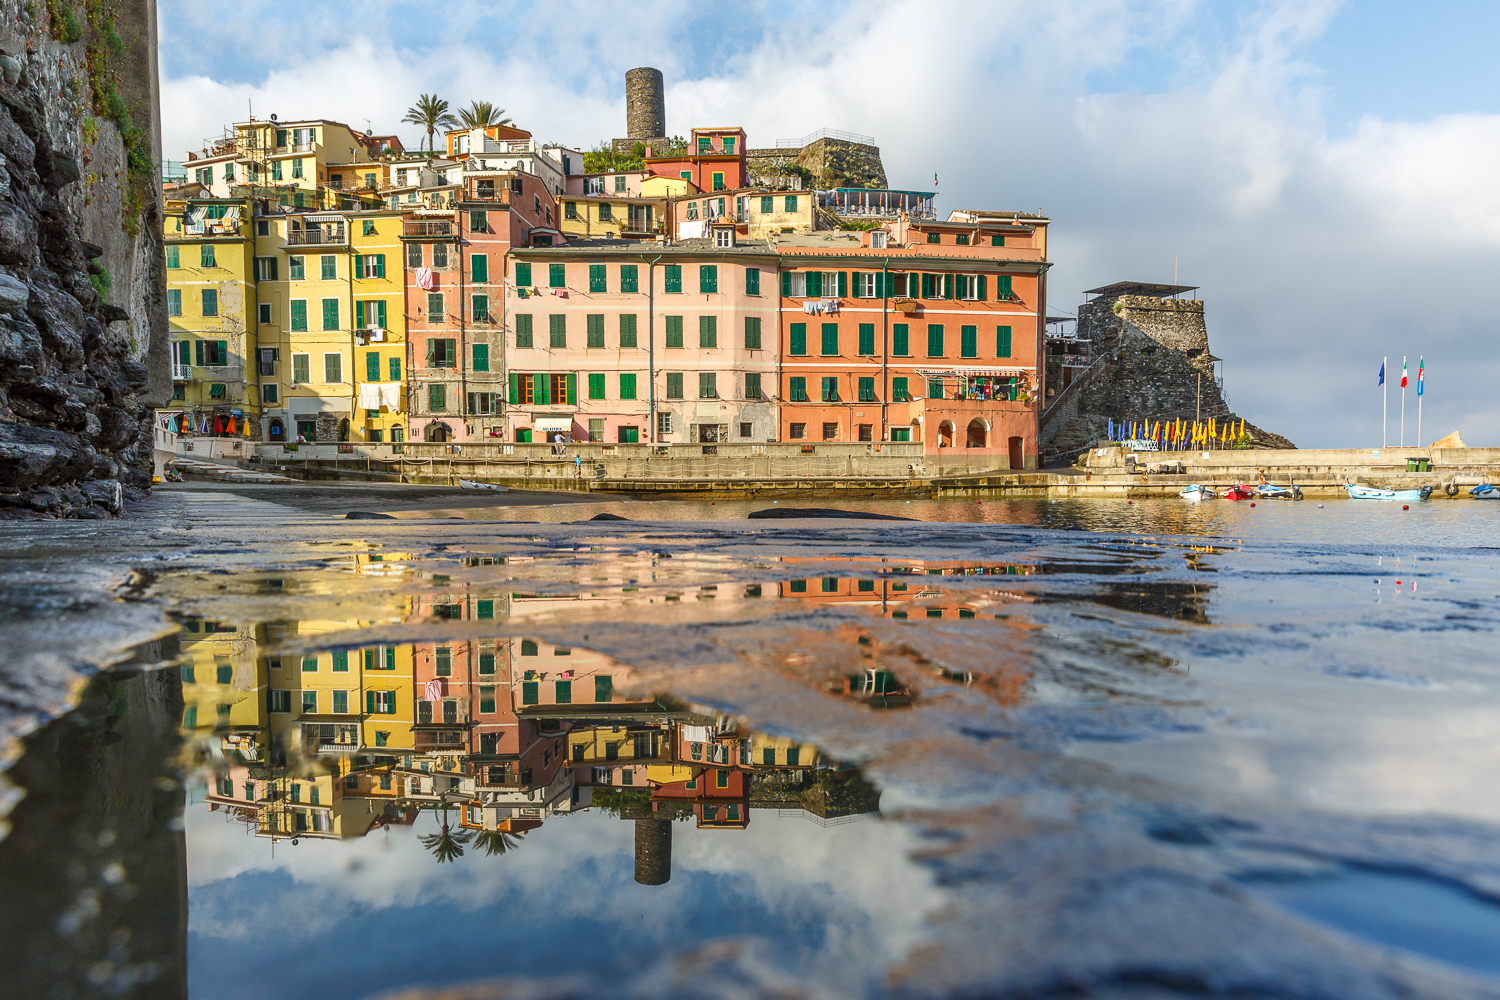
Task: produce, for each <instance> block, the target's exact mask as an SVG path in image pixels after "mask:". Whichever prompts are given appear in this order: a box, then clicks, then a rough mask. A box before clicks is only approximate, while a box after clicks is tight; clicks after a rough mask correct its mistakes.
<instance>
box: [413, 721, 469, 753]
mask: <svg viewBox="0 0 1500 1000" xmlns="http://www.w3.org/2000/svg"><path fill="white" fill-rule="evenodd" d="M467 728H468V727H467V726H466V725H464V724H463V723H458V724H457V725H455V726H453V727H452V728H443V729H427V728H424V727H422V726H420V725H418V726H416V727H414V728H413V730H412V737H413V744H414V746H415V747H416V749H418V750H461V749H463V748H464V747H466V746H468V745H469V736H468V733H467V732H466V729H467Z"/></svg>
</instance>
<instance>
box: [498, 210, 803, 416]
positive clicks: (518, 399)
mask: <svg viewBox="0 0 1500 1000" xmlns="http://www.w3.org/2000/svg"><path fill="white" fill-rule="evenodd" d="M511 257H512V260H513V262H514V263H513V269H514V277H515V284H514V286H511V287H509V288H508V289H507V300H506V327H507V336H508V344H507V349H506V369H507V372H506V373H507V376H508V384H507V396H508V401H509V404H510V405H509V407H508V409H507V413H506V428H505V436H506V440H509V441H545V440H556V439H557V438H558V437H559V436H560V437H561V438H562V439H563V440H569V441H602V442H609V443H616V442H625V443H630V442H646V441H651V442H702V443H705V444H713V443H717V442H721V441H745V442H749V441H774V440H776V426H775V423H776V421H775V411H774V407H773V405H772V403H771V401H770V397H771V395H772V393H773V392H774V391H775V389H774V386H775V382H776V335H775V330H776V325H777V305H778V300H777V286H776V267H777V264H776V261H777V258H776V255H775V254H774V253H772V252H770V251H768V250H767V248H766V247H765V245H764V244H760V243H756V244H747V243H742V242H740V241H738V240H736V238H735V233H734V229H733V227H732V226H723V227H720V228H716V229H715V230H714V232H713V235H712V236H710V237H707V238H703V239H692V240H683V241H680V242H678V243H675V244H673V245H670V246H661V245H659V244H655V243H641V242H635V241H626V240H585V241H578V242H575V243H572V244H569V245H566V246H560V247H552V248H541V247H528V248H525V249H516V250H513V251H512V253H511Z"/></svg>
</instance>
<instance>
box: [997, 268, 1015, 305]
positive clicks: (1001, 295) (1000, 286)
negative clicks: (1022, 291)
mask: <svg viewBox="0 0 1500 1000" xmlns="http://www.w3.org/2000/svg"><path fill="white" fill-rule="evenodd" d="M1014 294H1015V292H1013V291H1011V287H1010V275H1008V274H1001V275H997V276H996V278H995V298H997V299H1002V300H1004V299H1008V298H1010V297H1011V296H1012V295H1014Z"/></svg>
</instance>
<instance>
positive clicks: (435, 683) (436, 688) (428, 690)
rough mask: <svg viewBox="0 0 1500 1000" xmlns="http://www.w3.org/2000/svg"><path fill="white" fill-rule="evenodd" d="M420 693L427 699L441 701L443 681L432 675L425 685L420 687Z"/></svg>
mask: <svg viewBox="0 0 1500 1000" xmlns="http://www.w3.org/2000/svg"><path fill="white" fill-rule="evenodd" d="M422 694H423V696H424V697H426V699H427V700H428V701H442V700H443V682H442V681H440V680H438V679H437V678H436V677H434V678H433V679H432V680H430V681H428V682H427V684H426V686H425V687H424V688H423V689H422Z"/></svg>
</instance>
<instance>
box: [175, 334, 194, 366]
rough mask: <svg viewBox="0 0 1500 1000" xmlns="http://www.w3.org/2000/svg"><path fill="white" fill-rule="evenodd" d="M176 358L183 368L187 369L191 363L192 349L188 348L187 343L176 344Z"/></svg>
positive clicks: (179, 342)
mask: <svg viewBox="0 0 1500 1000" xmlns="http://www.w3.org/2000/svg"><path fill="white" fill-rule="evenodd" d="M177 358H178V360H179V361H181V362H182V365H183V367H187V366H188V365H190V364H192V363H193V358H192V348H190V347H188V342H187V341H185V340H179V341H178V342H177Z"/></svg>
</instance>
